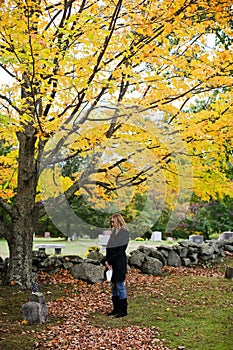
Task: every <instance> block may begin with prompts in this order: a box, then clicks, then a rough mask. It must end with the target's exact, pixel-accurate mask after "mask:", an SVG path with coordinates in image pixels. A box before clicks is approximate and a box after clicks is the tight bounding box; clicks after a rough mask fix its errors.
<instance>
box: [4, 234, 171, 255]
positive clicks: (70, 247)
mask: <svg viewBox="0 0 233 350" xmlns="http://www.w3.org/2000/svg"><path fill="white" fill-rule="evenodd" d="M40 243H41V244H44V243H49V244H53V243H61V244H65V245H66V247H65V248H64V249H62V255H79V256H80V257H82V258H83V257H84V256H85V253H86V252H87V250H88V247H89V246H99V247H100V245H99V242H98V238H96V239H84V238H81V239H78V240H75V241H70V242H68V241H67V240H66V239H65V238H52V237H51V238H43V237H35V238H34V241H33V249H34V250H37V249H36V248H35V244H40ZM146 244H148V245H149V246H152V247H153V246H156V245H160V244H174V243H173V242H171V241H161V242H151V241H149V242H146V241H135V240H131V241H130V243H129V246H128V249H127V253H129V252H130V251H132V250H134V249H137V247H138V246H140V245H146ZM46 253H48V254H54V249H47V250H46ZM8 256H9V249H8V245H7V242H6V241H5V240H3V239H0V257H2V258H3V259H5V258H6V257H8Z"/></svg>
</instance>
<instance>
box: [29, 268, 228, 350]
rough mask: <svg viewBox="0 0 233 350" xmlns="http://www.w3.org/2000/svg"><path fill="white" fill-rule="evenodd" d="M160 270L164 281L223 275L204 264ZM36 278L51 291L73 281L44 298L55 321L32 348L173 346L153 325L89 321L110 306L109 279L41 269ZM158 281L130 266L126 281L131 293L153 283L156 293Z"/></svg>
mask: <svg viewBox="0 0 233 350" xmlns="http://www.w3.org/2000/svg"><path fill="white" fill-rule="evenodd" d="M163 272H165V273H167V274H168V276H167V279H163V283H169V279H170V278H174V277H175V276H176V275H188V274H191V275H198V276H206V277H211V276H214V277H218V276H219V277H222V276H223V274H222V272H219V271H218V270H217V269H204V268H200V269H197V268H195V269H192V268H184V267H180V268H173V267H164V271H163ZM39 281H40V282H41V283H42V282H43V283H46V284H49V285H51V291H50V292H51V293H52V288H53V285H54V284H63V285H64V284H69V285H72V292H70V289H67V293H66V288H65V287H64V297H61V298H58V299H57V300H55V301H49V302H47V305H48V309H49V315H48V316H49V319H51V320H53V321H54V320H56V325H54V324H53V325H49V322H48V325H46V327H45V329H44V331H43V332H41V333H39V334H38V336H37V339H38V340H37V342H36V344H35V350H39V349H40V350H44V349H46V350H55V349H59V350H74V349H75V350H79V349H80V350H81V349H82V350H89V349H91V350H95V349H96V350H97V349H98V350H114V349H117V350H139V349H140V350H141V349H142V350H143V349H144V350H150V349H153V350H172V348H168V347H167V346H165V345H164V343H163V339H160V337H159V329H158V328H156V327H151V328H147V327H139V326H124V318H122V319H120V321H119V327H118V328H110V327H108V317H107V316H106V327H96V326H93V325H92V324H91V323H90V322H89V315H90V314H92V315H93V313H95V312H97V313H99V314H102V315H103V316H104V315H106V314H107V312H109V310H110V309H111V307H112V305H111V293H110V286H109V283H108V282H103V283H100V284H94V285H90V284H87V283H86V282H83V281H80V280H75V279H74V278H73V277H72V276H71V275H70V273H69V272H68V271H64V270H61V271H59V272H58V273H56V274H54V275H48V274H46V273H40V275H39ZM160 282H161V277H156V276H148V275H143V274H141V273H140V272H139V271H138V270H137V269H134V268H132V269H130V271H129V273H128V276H127V281H126V285H127V287H130V290H131V296H132V295H133V294H134V293H137V290H139V289H140V290H142V289H143V290H144V291H146V290H148V291H149V290H152V287H151V286H152V285H153V292H156V291H157V292H158V293H159V292H160V290H159V286H160ZM156 285H157V286H158V288H156ZM129 312H130V311H129ZM104 317H105V316H104ZM53 323H54V322H53Z"/></svg>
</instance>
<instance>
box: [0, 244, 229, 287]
mask: <svg viewBox="0 0 233 350" xmlns="http://www.w3.org/2000/svg"><path fill="white" fill-rule="evenodd" d="M232 254H233V238H231V239H229V240H211V241H206V242H204V243H202V244H197V243H193V242H191V241H189V240H184V241H181V242H180V243H177V244H174V245H165V244H164V245H159V246H157V247H150V246H149V244H148V245H141V246H140V247H138V248H137V249H136V250H134V251H132V252H131V253H130V254H129V256H128V266H129V268H130V267H131V266H134V267H136V268H138V269H140V270H141V271H142V273H145V274H148V275H158V274H160V273H161V271H162V267H163V266H174V267H179V266H186V267H191V266H193V265H197V264H199V263H204V262H212V261H214V260H215V259H217V258H219V257H221V258H224V257H225V256H226V255H232ZM103 264H104V255H103V254H102V253H100V252H94V251H93V252H91V253H90V254H89V256H88V258H87V259H83V258H81V257H79V256H77V255H72V256H71V255H69V256H60V255H50V256H49V255H48V254H46V253H43V252H39V251H34V252H33V271H34V272H35V273H37V272H38V271H45V272H48V273H50V274H53V273H56V272H58V271H59V270H60V269H66V270H69V271H70V272H71V273H72V275H73V276H74V277H75V278H77V279H80V280H84V281H87V282H89V283H99V282H102V281H103V279H104V277H103V276H104V274H103V272H104V265H103ZM7 266H8V259H5V261H4V260H3V259H1V258H0V279H3V278H4V274H5V272H6V270H7Z"/></svg>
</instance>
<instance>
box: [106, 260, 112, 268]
mask: <svg viewBox="0 0 233 350" xmlns="http://www.w3.org/2000/svg"><path fill="white" fill-rule="evenodd" d="M105 266H106V267H107V268H108V269H109V270H111V268H112V265H109V263H108V262H107V261H106V262H105Z"/></svg>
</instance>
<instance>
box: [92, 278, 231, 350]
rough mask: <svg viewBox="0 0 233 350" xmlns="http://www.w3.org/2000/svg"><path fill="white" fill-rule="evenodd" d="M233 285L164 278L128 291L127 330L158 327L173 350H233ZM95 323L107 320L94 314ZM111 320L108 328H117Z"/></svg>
mask: <svg viewBox="0 0 233 350" xmlns="http://www.w3.org/2000/svg"><path fill="white" fill-rule="evenodd" d="M232 292H233V284H232V281H229V280H226V279H223V278H214V277H213V278H207V277H198V276H175V278H172V277H170V276H167V277H164V278H162V279H161V280H160V283H159V284H158V283H157V282H156V280H155V283H154V284H152V285H150V287H149V288H147V290H145V286H144V287H143V286H140V285H139V286H138V287H137V291H136V293H135V287H133V288H128V295H129V315H128V317H127V318H126V319H125V320H124V327H127V326H129V325H138V326H143V327H155V329H156V330H157V332H158V336H159V337H160V338H162V339H164V343H165V344H166V345H167V346H169V347H171V348H174V349H177V348H178V347H179V346H184V347H185V349H186V350H231V349H233V312H232V311H233V298H232ZM92 322H93V324H95V325H99V326H103V327H104V325H105V322H106V320H105V319H104V318H103V316H102V315H99V314H95V315H93V319H92ZM118 325H119V321H118V320H116V319H114V318H112V319H110V321H109V322H108V326H109V327H117V326H118Z"/></svg>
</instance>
